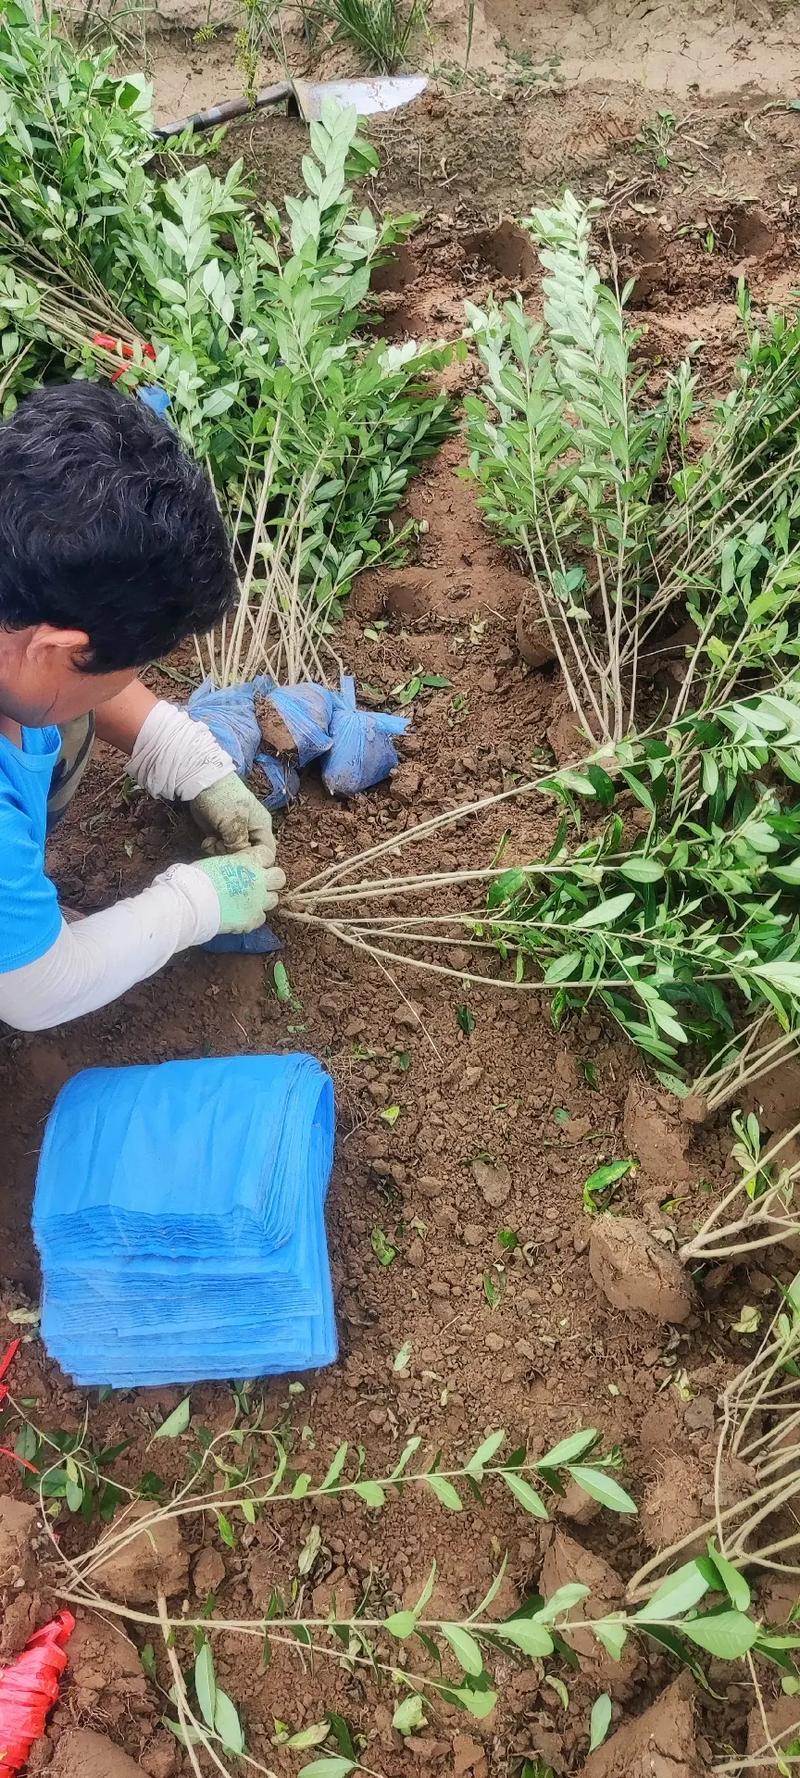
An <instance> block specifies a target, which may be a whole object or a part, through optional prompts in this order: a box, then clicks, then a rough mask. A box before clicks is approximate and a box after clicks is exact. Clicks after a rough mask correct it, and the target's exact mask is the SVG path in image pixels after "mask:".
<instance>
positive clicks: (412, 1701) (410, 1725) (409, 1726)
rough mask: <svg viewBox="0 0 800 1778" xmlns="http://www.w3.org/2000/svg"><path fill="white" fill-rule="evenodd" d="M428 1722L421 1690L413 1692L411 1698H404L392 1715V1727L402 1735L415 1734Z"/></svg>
mask: <svg viewBox="0 0 800 1778" xmlns="http://www.w3.org/2000/svg"><path fill="white" fill-rule="evenodd" d="M426 1722H427V1717H426V1715H425V1704H424V1701H423V1699H422V1698H421V1697H420V1695H419V1692H413V1693H412V1695H411V1697H410V1698H404V1699H403V1701H402V1703H401V1704H398V1706H397V1709H396V1710H395V1713H394V1716H393V1717H392V1728H393V1729H397V1730H398V1732H399V1733H400V1734H401V1735H414V1734H416V1732H417V1729H424V1727H425V1724H426Z"/></svg>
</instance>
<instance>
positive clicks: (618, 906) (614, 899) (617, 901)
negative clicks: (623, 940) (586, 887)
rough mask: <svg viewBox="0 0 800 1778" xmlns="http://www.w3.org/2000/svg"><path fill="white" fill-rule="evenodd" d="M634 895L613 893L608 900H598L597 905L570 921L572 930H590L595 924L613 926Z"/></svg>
mask: <svg viewBox="0 0 800 1778" xmlns="http://www.w3.org/2000/svg"><path fill="white" fill-rule="evenodd" d="M633 899H634V898H633V895H612V896H611V897H610V899H609V900H608V901H600V902H598V904H597V906H596V907H593V908H589V910H588V912H587V913H585V914H581V916H580V919H578V920H571V921H570V931H571V932H588V931H589V930H590V928H591V927H593V926H613V924H614V921H615V920H618V919H619V917H620V914H624V913H625V910H626V908H629V907H630V905H631V902H632V901H633Z"/></svg>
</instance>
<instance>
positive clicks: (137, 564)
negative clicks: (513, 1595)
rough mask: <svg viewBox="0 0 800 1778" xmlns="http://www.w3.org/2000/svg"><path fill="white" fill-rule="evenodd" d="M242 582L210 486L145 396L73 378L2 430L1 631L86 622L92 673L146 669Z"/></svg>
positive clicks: (34, 399) (207, 619) (76, 626)
mask: <svg viewBox="0 0 800 1778" xmlns="http://www.w3.org/2000/svg"><path fill="white" fill-rule="evenodd" d="M235 585H236V582H235V575H234V570H233V564H232V560H231V551H230V545H229V543H228V539H227V536H226V532H225V527H224V525H223V522H222V519H221V517H220V514H219V510H218V507H217V503H216V500H215V498H214V493H213V490H212V488H211V484H210V482H209V481H208V479H207V477H206V475H205V474H204V472H203V470H202V469H201V468H200V467H199V465H198V464H197V463H194V462H193V461H192V459H191V457H189V456H188V455H187V453H186V451H185V450H184V449H183V446H182V444H181V442H180V439H179V437H178V434H177V432H176V431H175V430H174V428H173V427H172V426H171V425H169V424H168V423H167V422H166V421H165V420H162V419H160V418H158V417H157V416H156V415H155V414H153V413H152V412H151V410H150V409H149V408H148V407H146V406H145V405H144V403H143V402H141V401H139V400H137V399H136V397H134V396H130V395H122V394H120V393H119V392H118V391H117V390H116V389H110V388H108V387H106V386H103V385H101V384H98V383H80V382H73V383H67V384H65V385H63V386H59V387H52V388H47V389H41V390H38V391H37V392H36V393H35V394H33V395H29V396H28V397H27V399H26V400H25V401H23V402H22V403H21V405H20V406H19V408H18V409H17V411H16V413H15V414H13V415H12V417H11V419H9V420H6V421H5V422H4V423H3V424H2V425H0V628H1V629H5V630H20V629H26V628H27V627H28V626H29V625H33V624H53V625H54V627H55V628H56V629H60V630H84V631H85V632H86V634H87V635H88V637H89V647H88V649H87V650H86V654H85V657H84V660H83V662H82V665H83V666H84V667H85V669H86V671H87V672H89V673H108V672H113V671H114V670H115V669H116V668H121V667H141V666H144V665H145V664H146V662H148V661H152V660H155V659H157V658H158V657H159V656H160V655H162V654H165V653H167V652H168V650H169V649H171V648H172V647H174V645H175V643H176V642H179V641H180V640H181V639H182V638H183V637H184V636H188V635H189V634H190V633H191V632H192V631H193V630H196V631H198V632H200V633H202V632H203V631H204V630H208V629H210V628H211V626H212V625H213V624H215V623H216V622H217V621H218V619H219V618H220V617H221V616H222V615H223V613H224V612H225V611H227V610H228V609H229V607H230V605H231V604H232V601H233V598H234V595H235Z"/></svg>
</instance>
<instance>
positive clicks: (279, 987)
mask: <svg viewBox="0 0 800 1778" xmlns="http://www.w3.org/2000/svg"><path fill="white" fill-rule="evenodd" d="M272 984H273V987H274V989H275V993H276V995H277V997H278V999H279V1001H280V1003H281V1005H282V1006H288V1005H289V1004H290V1003H291V1000H292V998H293V996H292V987H291V983H290V981H289V976H288V974H287V970H286V965H285V963H281V962H280V961H279V962H277V963H273V965H272Z"/></svg>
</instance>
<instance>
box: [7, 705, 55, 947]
mask: <svg viewBox="0 0 800 1778" xmlns="http://www.w3.org/2000/svg"><path fill="white" fill-rule="evenodd" d="M60 750H61V736H60V734H59V732H58V729H57V728H24V729H23V730H22V746H21V747H15V745H14V742H13V741H9V739H8V737H7V736H6V735H0V975H5V974H6V972H7V971H8V970H9V969H21V967H22V965H23V963H35V962H36V959H37V957H43V956H44V953H45V951H49V949H50V947H51V945H54V944H55V942H56V939H57V938H58V935H59V933H60V931H61V910H60V908H59V905H58V895H57V894H56V890H55V885H54V884H53V883H51V882H50V881H49V879H48V878H47V877H46V876H45V870H44V846H45V838H46V834H47V798H48V795H49V792H50V784H51V781H52V777H53V772H54V770H55V764H56V760H57V759H58V755H59V752H60Z"/></svg>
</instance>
